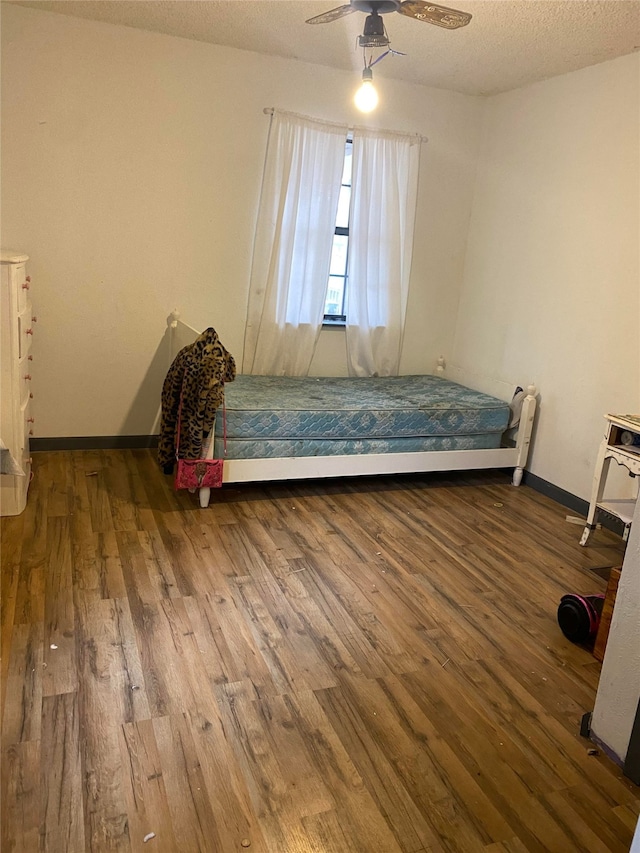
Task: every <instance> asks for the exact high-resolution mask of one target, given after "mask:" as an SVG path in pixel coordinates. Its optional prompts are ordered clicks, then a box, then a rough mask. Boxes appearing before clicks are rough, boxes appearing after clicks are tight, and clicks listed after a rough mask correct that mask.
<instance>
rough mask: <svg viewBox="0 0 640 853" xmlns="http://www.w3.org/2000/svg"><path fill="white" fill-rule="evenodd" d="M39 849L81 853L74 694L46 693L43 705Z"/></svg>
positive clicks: (77, 743)
mask: <svg viewBox="0 0 640 853" xmlns="http://www.w3.org/2000/svg"><path fill="white" fill-rule="evenodd" d="M40 748H41V752H42V756H43V759H44V760H43V761H42V766H41V771H40V791H41V821H40V836H41V838H40V844H41V850H43V851H47V853H58V851H60V850H64V851H65V853H83V851H84V849H85V841H84V821H83V817H82V815H83V793H82V773H81V760H80V721H79V716H78V696H77V694H76V693H59V694H56V695H54V696H47V697H45V699H44V701H43V707H42V742H41V745H40Z"/></svg>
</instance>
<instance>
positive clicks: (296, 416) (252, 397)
mask: <svg viewBox="0 0 640 853" xmlns="http://www.w3.org/2000/svg"><path fill="white" fill-rule="evenodd" d="M169 321H170V328H171V330H172V335H171V353H172V358H173V356H174V355H175V354H176V353H177V351H178V349H180V347H181V346H184V345H185V344H186V343H189V342H191V341H193V340H194V339H195V337H197V335H198V334H199V333H198V332H197V331H196V330H195V329H192V328H191V327H189V326H186V324H184V323H182V321H180V320H179V315H177V312H174V313H173V314H172V315H171V316H170V318H169ZM454 372H455V371H454ZM444 373H445V362H444V359H439V360H438V364H437V366H436V369H435V373H434V374H433V375H424V376H393V377H370V378H365V379H361V378H351V377H322V378H320V377H285V376H248V375H238V376H237V377H236V379H235V381H234V382H232V383H229V384H227V386H226V389H225V398H226V419H223V418H222V416H221V415H222V413H221V412H220V411H219V410H218V417H217V419H216V426H215V430H214V432H215V435H214V437H213V441H210V442H209V445H208V452H207V455H208V456H209V457H210V458H211V457H213V456H215V457H220V456H222V455H224V444H225V441H224V420H226V456H225V464H224V476H223V482H224V483H242V482H259V481H265V480H290V479H312V478H325V477H349V476H361V475H376V474H378V475H382V474H400V473H418V472H430V471H454V470H472V469H482V468H513V469H514V473H513V483H514V485H516V486H517V485H519V484H520V482H521V480H522V475H523V471H524V468H525V465H526V461H527V456H528V452H529V444H530V441H531V433H532V428H533V421H534V416H535V410H536V396H535V395H536V389H535V387H534V386H533V385H529V386H528V387H527V390H526V391H525V390H523V389H522V388H517V389H513V388H510V386H508V385H504V384H499V383H498V384H497V385H496V386H495V387H497V388H498V391H499V393H501V397H502V398H501V397H499V396H494V395H493V394H488V393H486V392H485V391H484V390H478V389H476V388H471V387H468V386H467V385H465V384H461V383H460V382H459V381H452V379H450V378H449V377H448V376H445V375H444ZM456 378H457V377H456ZM475 384H477V385H478V386H480V385H482V383H481V382H477V383H475ZM507 388H508V389H509V393H505V391H506V389H507ZM514 390H515V392H516V393H515V394H514ZM505 397H507V399H504V398H505ZM209 498H210V490H209V489H204V488H203V489H200V504H201V506H203V507H205V506H208V503H209Z"/></svg>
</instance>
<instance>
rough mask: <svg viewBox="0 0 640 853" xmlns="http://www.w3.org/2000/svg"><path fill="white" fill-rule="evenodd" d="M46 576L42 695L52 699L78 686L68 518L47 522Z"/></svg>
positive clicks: (52, 519)
mask: <svg viewBox="0 0 640 853" xmlns="http://www.w3.org/2000/svg"><path fill="white" fill-rule="evenodd" d="M45 577H46V583H45V592H44V597H45V608H44V664H46V666H45V668H44V672H43V693H44V695H45V696H54V695H56V694H58V693H72V692H74V691H75V690H76V689H77V687H78V677H77V669H76V641H75V615H74V603H73V578H72V567H71V543H70V536H69V520H68V518H58V517H53V518H50V519H49V522H48V527H47V558H46V562H45Z"/></svg>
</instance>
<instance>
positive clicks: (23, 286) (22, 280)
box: [13, 264, 31, 314]
mask: <svg viewBox="0 0 640 853" xmlns="http://www.w3.org/2000/svg"><path fill="white" fill-rule="evenodd" d="M13 281H14V282H15V287H16V304H17V306H18V314H22V313H23V311H24V310H25V309H26V307H27V305H28V303H29V302H30V296H31V294H30V292H29V291H30V290H31V276H30V275H27V265H26V264H18V265H17V266H16V269H15V272H14V274H13Z"/></svg>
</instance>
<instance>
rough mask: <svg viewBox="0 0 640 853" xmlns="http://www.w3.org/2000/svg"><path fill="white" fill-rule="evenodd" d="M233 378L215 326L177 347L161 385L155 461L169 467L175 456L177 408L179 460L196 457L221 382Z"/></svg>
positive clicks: (208, 429) (219, 397)
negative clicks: (160, 406) (176, 352)
mask: <svg viewBox="0 0 640 853" xmlns="http://www.w3.org/2000/svg"><path fill="white" fill-rule="evenodd" d="M235 377H236V364H235V361H234V359H233V356H232V355H231V354H230V353H229V352H227V350H226V349H225V348H224V347H223V345H222V343H221V342H220V338H219V337H218V333H217V332H216V330H215V329H206V330H205V331H204V332H203V333H202V334H201V335H200V337H199V338H197V339H196V340H195V341H194V342H193V343H192V344H189V345H188V346H186V347H183V349H181V350H180V352H179V353H178V355H177V356H176V357H175V359H174V360H173V363H172V364H171V367H170V368H169V372H168V373H167V376H166V378H165V380H164V384H163V386H162V400H161V403H162V416H161V420H160V438H159V443H158V464H159V465H160V466H162V468H164V469H165V470H167V469H170V468H171V467H172V466H173V463H174V461H175V458H176V445H177V432H178V411H179V409H180V398H181V397H182V411H181V416H180V447H179V450H178V455H179V456H180V458H181V459H199V458H200V456H201V455H202V450H203V447H206V444H205V442H206V440H207V438H208V436H209V433H210V432H211V429H212V428H213V425H214V421H215V416H216V410H217V408H218V406H221V405H222V402H223V400H224V383H225V382H232V381H233V380H234V379H235Z"/></svg>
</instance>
